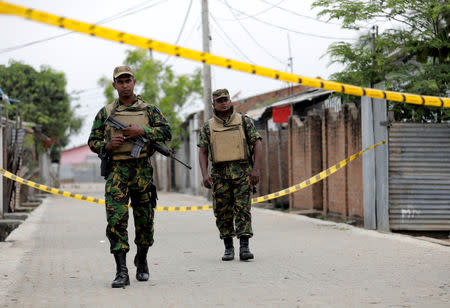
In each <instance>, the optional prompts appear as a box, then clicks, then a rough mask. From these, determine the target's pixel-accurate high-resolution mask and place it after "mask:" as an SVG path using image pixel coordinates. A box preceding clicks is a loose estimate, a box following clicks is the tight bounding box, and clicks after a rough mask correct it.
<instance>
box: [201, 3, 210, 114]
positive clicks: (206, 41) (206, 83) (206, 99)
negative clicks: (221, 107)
mask: <svg viewBox="0 0 450 308" xmlns="http://www.w3.org/2000/svg"><path fill="white" fill-rule="evenodd" d="M208 12H209V11H208V0H202V32H203V52H205V53H209V46H210V41H211V36H210V33H209V18H208ZM203 103H204V106H205V109H204V119H203V120H204V121H205V122H206V121H208V119H209V118H211V116H212V107H211V66H209V65H208V64H206V63H203Z"/></svg>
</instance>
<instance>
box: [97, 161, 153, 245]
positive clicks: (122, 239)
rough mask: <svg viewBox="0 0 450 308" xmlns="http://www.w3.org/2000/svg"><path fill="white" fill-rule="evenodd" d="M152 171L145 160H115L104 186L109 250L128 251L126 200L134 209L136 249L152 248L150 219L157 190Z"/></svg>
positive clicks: (151, 221)
mask: <svg viewBox="0 0 450 308" xmlns="http://www.w3.org/2000/svg"><path fill="white" fill-rule="evenodd" d="M152 174H153V169H152V166H151V165H150V163H149V162H148V159H147V158H139V159H129V160H122V161H114V162H113V166H112V171H111V173H110V174H109V175H108V178H107V180H106V185H105V200H106V219H107V222H108V225H107V227H106V236H107V238H108V240H109V242H110V251H111V253H114V252H116V251H120V250H123V251H125V252H128V251H129V250H130V246H129V244H128V231H127V227H128V200H129V199H131V207H132V208H133V216H134V225H135V232H136V238H135V241H134V242H135V243H136V245H139V246H152V245H153V233H154V228H153V218H154V215H155V212H154V207H155V206H156V189H154V185H153V183H152Z"/></svg>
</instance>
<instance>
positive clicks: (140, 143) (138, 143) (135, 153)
mask: <svg viewBox="0 0 450 308" xmlns="http://www.w3.org/2000/svg"><path fill="white" fill-rule="evenodd" d="M105 125H108V126H111V127H114V128H115V129H124V128H126V127H127V125H125V124H123V123H122V122H120V121H119V120H117V119H116V118H114V117H113V116H109V117H108V118H106V121H105ZM130 141H131V142H133V144H134V146H133V148H132V149H131V153H130V154H131V156H132V157H135V158H137V157H139V155H141V150H142V148H143V147H144V146H145V140H144V138H143V137H142V136H139V137H137V138H134V139H130ZM151 147H152V148H153V149H154V150H155V151H156V152H158V153H161V154H162V155H164V156H166V157H170V158H172V159H174V160H176V161H177V162H179V163H180V164H182V165H183V166H185V167H186V168H188V169H192V167H191V166H189V165H188V164H186V163H184V162H182V161H181V160H179V159H178V158H176V157H175V156H174V155H173V153H172V150H170V149H168V148H166V147H165V146H163V145H161V144H159V143H156V142H154V143H152V144H151Z"/></svg>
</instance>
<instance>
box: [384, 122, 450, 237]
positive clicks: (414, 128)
mask: <svg viewBox="0 0 450 308" xmlns="http://www.w3.org/2000/svg"><path fill="white" fill-rule="evenodd" d="M389 204H390V208H389V220H390V228H391V230H430V231H432V230H450V124H428V123H425V124H413V123H393V124H392V126H391V127H390V129H389Z"/></svg>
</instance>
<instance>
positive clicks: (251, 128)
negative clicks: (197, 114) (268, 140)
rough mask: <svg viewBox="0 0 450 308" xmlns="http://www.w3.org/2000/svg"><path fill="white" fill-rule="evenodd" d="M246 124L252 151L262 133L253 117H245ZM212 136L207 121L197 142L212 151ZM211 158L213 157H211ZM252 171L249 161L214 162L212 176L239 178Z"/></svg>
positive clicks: (199, 145) (201, 146) (248, 141)
mask: <svg viewBox="0 0 450 308" xmlns="http://www.w3.org/2000/svg"><path fill="white" fill-rule="evenodd" d="M244 125H245V129H246V130H247V136H248V139H249V140H247V143H248V145H249V148H250V151H251V152H253V151H252V148H253V146H254V144H255V142H256V140H258V139H260V140H261V139H262V137H261V135H260V134H259V133H258V131H257V130H256V127H255V124H253V121H252V119H250V118H249V117H247V116H245V117H244ZM210 136H211V132H210V129H209V122H205V124H204V125H203V127H202V129H201V130H200V136H199V142H198V144H197V146H198V147H200V148H208V152H209V153H210V152H211V144H210ZM210 158H211V157H210ZM250 173H251V166H250V163H249V162H248V161H231V162H224V163H217V164H213V166H212V170H211V176H212V177H220V178H223V179H229V180H233V179H238V178H241V177H245V176H247V175H249V174H250Z"/></svg>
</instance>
